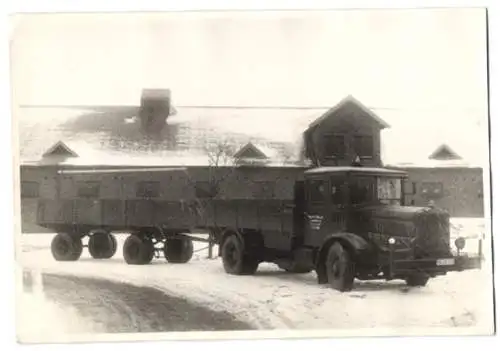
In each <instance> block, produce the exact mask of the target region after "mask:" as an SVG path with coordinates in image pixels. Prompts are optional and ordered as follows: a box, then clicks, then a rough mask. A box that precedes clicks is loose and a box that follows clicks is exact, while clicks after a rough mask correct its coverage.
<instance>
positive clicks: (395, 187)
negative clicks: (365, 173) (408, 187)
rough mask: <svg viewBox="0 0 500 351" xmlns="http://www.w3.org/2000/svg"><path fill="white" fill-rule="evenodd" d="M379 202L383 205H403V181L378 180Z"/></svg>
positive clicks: (393, 179)
mask: <svg viewBox="0 0 500 351" xmlns="http://www.w3.org/2000/svg"><path fill="white" fill-rule="evenodd" d="M377 193H378V196H377V197H378V200H379V201H380V202H381V203H384V204H388V205H393V204H400V203H401V179H399V178H382V177H379V178H377Z"/></svg>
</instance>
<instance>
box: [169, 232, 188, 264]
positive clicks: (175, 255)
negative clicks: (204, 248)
mask: <svg viewBox="0 0 500 351" xmlns="http://www.w3.org/2000/svg"><path fill="white" fill-rule="evenodd" d="M193 252H194V247H193V241H192V240H191V239H189V238H172V239H167V240H166V242H165V245H164V246H163V254H164V256H165V259H166V260H167V261H168V262H169V263H187V262H189V260H191V258H192V257H193Z"/></svg>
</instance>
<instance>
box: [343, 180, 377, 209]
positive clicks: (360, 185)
mask: <svg viewBox="0 0 500 351" xmlns="http://www.w3.org/2000/svg"><path fill="white" fill-rule="evenodd" d="M372 189H373V185H372V180H371V179H368V178H366V179H365V178H356V179H352V181H351V183H350V187H349V192H350V195H351V203H352V204H353V205H359V204H364V203H369V202H371V201H373V191H372Z"/></svg>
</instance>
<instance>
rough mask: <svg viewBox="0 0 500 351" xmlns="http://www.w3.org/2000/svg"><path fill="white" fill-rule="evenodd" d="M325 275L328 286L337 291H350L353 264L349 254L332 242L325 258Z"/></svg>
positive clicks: (340, 245)
mask: <svg viewBox="0 0 500 351" xmlns="http://www.w3.org/2000/svg"><path fill="white" fill-rule="evenodd" d="M326 273H327V276H328V283H329V284H330V286H331V287H332V288H333V289H335V290H338V291H342V292H344V291H350V290H352V288H353V285H354V264H353V262H352V260H351V256H350V254H349V252H348V251H347V250H346V249H345V248H344V247H343V246H342V244H341V243H339V242H334V243H333V244H332V245H331V246H330V248H329V251H328V256H327V258H326Z"/></svg>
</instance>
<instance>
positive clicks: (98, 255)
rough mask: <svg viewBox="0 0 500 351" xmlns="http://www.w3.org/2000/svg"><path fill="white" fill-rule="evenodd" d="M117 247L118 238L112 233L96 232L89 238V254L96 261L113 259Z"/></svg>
mask: <svg viewBox="0 0 500 351" xmlns="http://www.w3.org/2000/svg"><path fill="white" fill-rule="evenodd" d="M117 246H118V245H117V242H116V238H115V236H114V235H112V234H111V233H107V232H96V233H94V234H92V235H91V236H90V238H89V253H90V255H91V256H92V257H93V258H95V259H107V258H111V257H113V256H114V254H115V253H116V249H117Z"/></svg>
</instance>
